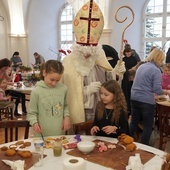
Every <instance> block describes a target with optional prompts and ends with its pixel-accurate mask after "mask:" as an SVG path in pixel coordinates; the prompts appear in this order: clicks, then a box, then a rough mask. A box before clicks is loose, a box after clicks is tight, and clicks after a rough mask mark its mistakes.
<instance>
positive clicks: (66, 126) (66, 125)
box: [62, 116, 71, 132]
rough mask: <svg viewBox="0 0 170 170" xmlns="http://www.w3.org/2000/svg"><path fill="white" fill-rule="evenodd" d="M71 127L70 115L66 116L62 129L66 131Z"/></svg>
mask: <svg viewBox="0 0 170 170" xmlns="http://www.w3.org/2000/svg"><path fill="white" fill-rule="evenodd" d="M70 127H71V124H70V117H68V116H66V117H65V118H64V120H63V125H62V129H63V130H64V131H65V132H66V131H67V130H69V129H70Z"/></svg>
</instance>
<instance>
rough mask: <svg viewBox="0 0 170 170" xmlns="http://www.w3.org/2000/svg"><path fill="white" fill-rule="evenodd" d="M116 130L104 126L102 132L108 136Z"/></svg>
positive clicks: (112, 127) (113, 127)
mask: <svg viewBox="0 0 170 170" xmlns="http://www.w3.org/2000/svg"><path fill="white" fill-rule="evenodd" d="M116 129H117V127H116V126H104V127H103V128H102V130H103V131H104V132H105V133H106V134H108V135H109V134H111V133H116Z"/></svg>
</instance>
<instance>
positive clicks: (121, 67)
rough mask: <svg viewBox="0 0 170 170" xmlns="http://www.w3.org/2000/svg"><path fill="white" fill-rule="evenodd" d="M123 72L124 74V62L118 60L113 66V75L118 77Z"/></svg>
mask: <svg viewBox="0 0 170 170" xmlns="http://www.w3.org/2000/svg"><path fill="white" fill-rule="evenodd" d="M125 72H126V68H125V62H124V61H120V60H118V61H117V64H116V66H115V73H116V74H117V75H120V74H124V73H125Z"/></svg>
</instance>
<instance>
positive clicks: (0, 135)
mask: <svg viewBox="0 0 170 170" xmlns="http://www.w3.org/2000/svg"><path fill="white" fill-rule="evenodd" d="M26 106H27V107H28V102H26ZM18 112H19V113H20V114H22V111H21V104H19V106H18ZM15 119H26V115H22V116H21V117H16V118H15ZM2 121H3V120H2ZM23 134H24V128H20V129H19V140H22V139H24V135H23ZM29 135H31V132H30V133H29ZM4 136H5V132H4V129H0V144H3V143H4V142H5V139H4Z"/></svg>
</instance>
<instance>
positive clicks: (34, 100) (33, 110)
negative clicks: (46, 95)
mask: <svg viewBox="0 0 170 170" xmlns="http://www.w3.org/2000/svg"><path fill="white" fill-rule="evenodd" d="M37 117H38V95H37V94H36V92H35V91H34V90H33V91H32V92H31V96H30V102H29V108H28V114H27V120H29V121H30V125H31V126H33V124H34V123H36V122H38V118H37Z"/></svg>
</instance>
